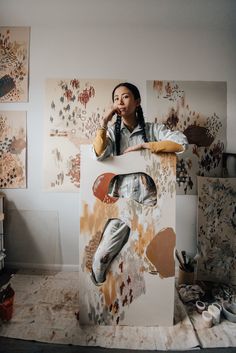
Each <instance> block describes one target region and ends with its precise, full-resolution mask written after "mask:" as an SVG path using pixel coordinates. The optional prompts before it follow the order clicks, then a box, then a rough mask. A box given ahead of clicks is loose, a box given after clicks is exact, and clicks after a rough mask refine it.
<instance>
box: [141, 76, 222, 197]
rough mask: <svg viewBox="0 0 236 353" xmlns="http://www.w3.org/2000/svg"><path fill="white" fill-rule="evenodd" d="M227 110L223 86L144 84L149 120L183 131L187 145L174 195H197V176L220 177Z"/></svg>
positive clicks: (207, 84)
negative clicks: (145, 85)
mask: <svg viewBox="0 0 236 353" xmlns="http://www.w3.org/2000/svg"><path fill="white" fill-rule="evenodd" d="M226 106H227V96H226V82H207V81H206V82H201V81H199V82H198V81H147V116H148V118H149V119H150V120H151V121H156V122H159V123H164V124H165V125H166V126H167V127H168V128H170V129H171V130H180V131H182V132H183V133H184V134H185V135H186V137H187V139H188V142H189V148H188V150H187V151H185V152H184V153H183V154H181V155H179V156H178V161H177V170H176V179H177V194H196V193H197V176H213V177H214V176H221V171H222V153H223V152H224V150H225V146H226V116H227V112H226Z"/></svg>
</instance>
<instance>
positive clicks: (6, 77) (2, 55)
mask: <svg viewBox="0 0 236 353" xmlns="http://www.w3.org/2000/svg"><path fill="white" fill-rule="evenodd" d="M29 35H30V29H29V27H0V103H8V102H27V101H28V82H29Z"/></svg>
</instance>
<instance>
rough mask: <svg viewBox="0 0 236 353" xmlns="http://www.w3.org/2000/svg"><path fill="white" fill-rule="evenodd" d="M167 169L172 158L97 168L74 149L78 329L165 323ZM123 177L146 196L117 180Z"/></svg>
mask: <svg viewBox="0 0 236 353" xmlns="http://www.w3.org/2000/svg"><path fill="white" fill-rule="evenodd" d="M175 171H176V156H175V155H174V154H159V155H155V154H152V153H150V152H149V151H147V150H143V151H141V152H131V153H127V154H124V155H121V156H118V157H110V158H108V159H106V160H105V161H102V162H101V161H97V160H95V159H94V157H93V155H92V147H91V145H83V146H81V214H80V235H79V284H80V304H79V307H80V324H82V325H83V324H89V325H94V324H98V325H132V326H155V325H163V326H170V325H172V324H173V314H174V281H175V260H174V248H175V243H176V237H175V194H176V192H175V177H176V176H175ZM130 174H132V177H133V181H134V184H136V182H137V180H141V184H139V185H142V192H144V193H145V190H146V191H147V195H148V197H147V198H146V197H145V198H144V199H142V200H141V199H140V198H138V197H136V191H135V190H131V189H130V187H129V186H128V185H127V184H126V183H125V182H124V181H125V177H127V176H128V177H130ZM139 178H141V179H139ZM114 186H115V189H116V194H114V193H111V190H112V188H113V187H114Z"/></svg>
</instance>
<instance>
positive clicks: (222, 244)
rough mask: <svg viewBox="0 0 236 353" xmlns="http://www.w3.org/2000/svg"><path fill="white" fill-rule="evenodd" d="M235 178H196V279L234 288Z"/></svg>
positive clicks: (235, 270) (235, 236) (235, 235)
mask: <svg viewBox="0 0 236 353" xmlns="http://www.w3.org/2000/svg"><path fill="white" fill-rule="evenodd" d="M235 207H236V178H206V177H198V240H197V246H198V251H199V259H198V263H197V278H198V279H200V280H205V281H213V282H223V283H226V284H233V285H236V259H235V254H236V208H235Z"/></svg>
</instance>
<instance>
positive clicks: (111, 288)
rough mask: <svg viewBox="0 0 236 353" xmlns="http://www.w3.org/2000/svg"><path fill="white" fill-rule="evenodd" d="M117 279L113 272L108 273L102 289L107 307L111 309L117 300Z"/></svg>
mask: <svg viewBox="0 0 236 353" xmlns="http://www.w3.org/2000/svg"><path fill="white" fill-rule="evenodd" d="M116 282H117V281H116V279H115V277H114V276H113V274H112V272H108V273H107V277H106V282H105V283H104V284H103V286H102V287H101V289H100V291H101V292H102V293H103V295H104V300H105V304H106V306H107V307H108V308H109V307H110V306H111V305H112V304H113V303H114V302H115V300H116V297H117V295H116Z"/></svg>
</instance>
